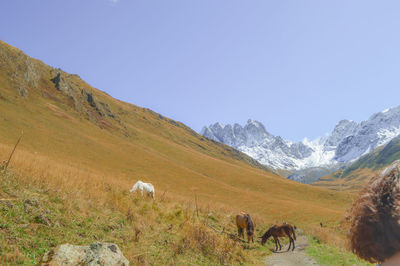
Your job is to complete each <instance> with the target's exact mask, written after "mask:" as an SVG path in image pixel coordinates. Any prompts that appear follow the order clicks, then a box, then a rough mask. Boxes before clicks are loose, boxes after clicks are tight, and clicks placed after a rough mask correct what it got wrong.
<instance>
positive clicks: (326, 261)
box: [306, 237, 372, 266]
mask: <svg viewBox="0 0 400 266" xmlns="http://www.w3.org/2000/svg"><path fill="white" fill-rule="evenodd" d="M308 244H309V245H308V247H307V249H306V252H307V254H308V255H310V256H311V257H313V258H314V259H315V261H316V262H317V263H319V264H321V265H335V266H337V265H372V264H370V263H367V262H365V261H363V260H361V259H359V258H358V257H357V256H356V255H354V254H353V253H351V252H348V251H345V250H342V249H339V248H337V247H332V246H328V245H326V244H323V243H321V241H319V240H318V239H317V238H316V237H310V238H309V240H308Z"/></svg>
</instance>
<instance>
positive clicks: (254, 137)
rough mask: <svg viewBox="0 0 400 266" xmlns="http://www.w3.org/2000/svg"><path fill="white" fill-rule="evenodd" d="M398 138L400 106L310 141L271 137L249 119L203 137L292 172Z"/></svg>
mask: <svg viewBox="0 0 400 266" xmlns="http://www.w3.org/2000/svg"><path fill="white" fill-rule="evenodd" d="M214 125H215V124H214ZM399 134H400V106H398V107H394V108H389V109H387V110H384V111H382V112H379V113H375V114H373V115H372V116H371V117H370V118H369V119H368V120H366V121H363V122H361V123H357V122H355V121H352V120H347V119H343V120H340V121H339V122H338V123H337V124H336V126H335V128H334V129H333V131H332V133H331V134H330V135H328V136H326V137H323V138H318V139H315V140H310V141H309V140H304V141H301V142H291V141H288V140H285V139H283V138H281V137H280V136H274V135H272V134H270V133H268V132H267V130H266V129H265V127H264V125H263V124H262V123H261V122H259V121H257V120H254V119H248V120H247V123H246V125H245V126H244V127H242V126H240V125H239V124H236V123H235V124H234V125H233V127H232V126H231V125H226V126H224V127H223V126H217V127H211V128H210V130H209V131H207V134H203V136H205V137H207V138H210V139H213V140H219V141H221V142H223V143H225V144H228V145H230V146H232V147H234V148H236V149H238V150H240V151H242V152H244V153H246V154H248V155H250V156H251V157H253V158H254V159H256V160H258V161H259V162H260V163H262V164H264V165H267V166H269V167H272V168H275V169H277V168H279V169H288V170H293V169H304V168H307V167H321V166H329V167H331V166H332V165H334V164H338V163H343V162H349V161H351V160H354V159H357V158H359V157H360V156H362V155H363V154H365V153H368V152H369V151H372V150H373V149H374V148H376V147H377V146H380V145H384V144H386V143H387V142H389V141H390V140H391V139H393V138H394V137H396V136H398V135H399Z"/></svg>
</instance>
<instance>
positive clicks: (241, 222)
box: [236, 212, 254, 243]
mask: <svg viewBox="0 0 400 266" xmlns="http://www.w3.org/2000/svg"><path fill="white" fill-rule="evenodd" d="M236 225H237V228H238V235H239V238H240V236H243V238H244V233H243V231H244V229H246V232H247V242H248V243H250V240H251V241H252V242H253V243H254V239H253V236H254V224H253V221H252V220H251V218H250V215H249V214H248V213H245V212H241V213H239V214H238V215H236Z"/></svg>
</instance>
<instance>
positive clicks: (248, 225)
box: [246, 214, 254, 232]
mask: <svg viewBox="0 0 400 266" xmlns="http://www.w3.org/2000/svg"><path fill="white" fill-rule="evenodd" d="M246 222H247V232H253V231H254V225H253V222H252V221H251V219H250V215H249V214H246Z"/></svg>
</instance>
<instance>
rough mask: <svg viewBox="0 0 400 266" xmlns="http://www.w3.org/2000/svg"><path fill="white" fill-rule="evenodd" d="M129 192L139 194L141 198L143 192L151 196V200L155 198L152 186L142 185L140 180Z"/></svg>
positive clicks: (148, 184)
mask: <svg viewBox="0 0 400 266" xmlns="http://www.w3.org/2000/svg"><path fill="white" fill-rule="evenodd" d="M129 192H140V193H141V194H142V196H143V192H145V193H146V194H147V196H151V197H152V198H153V199H154V198H155V196H156V194H155V191H154V187H153V185H152V184H150V183H144V182H142V181H140V180H139V181H137V182H136V184H135V185H134V186H133V187H132V188H131V190H129Z"/></svg>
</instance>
